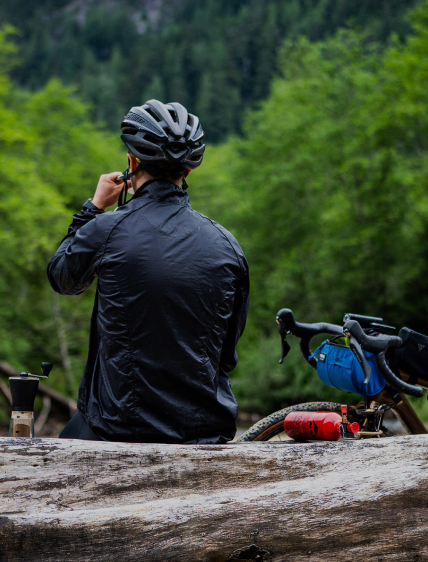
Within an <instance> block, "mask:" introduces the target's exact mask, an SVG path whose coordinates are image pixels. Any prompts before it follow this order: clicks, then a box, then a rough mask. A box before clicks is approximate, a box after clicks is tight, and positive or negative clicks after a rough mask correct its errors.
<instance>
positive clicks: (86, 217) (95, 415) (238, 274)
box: [48, 180, 249, 443]
mask: <svg viewBox="0 0 428 562" xmlns="http://www.w3.org/2000/svg"><path fill="white" fill-rule="evenodd" d="M48 277H49V281H50V284H51V286H52V288H53V289H54V290H55V291H57V292H59V293H61V294H63V295H76V294H78V293H81V292H82V291H85V290H86V289H87V288H88V287H89V286H90V285H91V283H92V281H93V280H94V278H95V277H98V290H97V298H96V301H95V306H94V312H93V316H92V322H91V333H90V342H89V353H88V361H87V364H86V367H85V371H84V374H83V378H82V381H81V384H80V388H79V399H78V409H79V411H80V412H81V413H82V414H83V416H84V417H85V418H86V420H87V422H88V424H89V426H90V427H91V429H92V430H93V431H94V432H95V433H96V434H97V435H99V436H100V437H101V438H103V439H107V440H113V441H134V442H146V443H147V442H163V443H223V442H226V441H228V440H230V439H232V438H233V437H234V435H235V431H236V424H235V420H236V415H237V404H236V400H235V398H234V396H233V394H232V391H231V388H230V381H229V377H228V376H227V374H226V373H228V372H230V371H232V370H233V369H234V367H235V366H236V363H237V360H238V357H237V355H236V351H235V349H236V344H237V342H238V339H239V337H240V336H241V334H242V332H243V330H244V326H245V320H246V316H247V310H248V299H249V275H248V265H247V262H246V259H245V256H244V254H243V252H242V249H241V247H240V246H239V244H238V242H237V241H236V239H235V238H234V237H233V236H232V235H231V234H230V233H229V232H228V231H227V230H225V229H224V228H223V227H221V226H220V225H219V224H217V223H215V222H214V221H212V220H210V219H208V218H207V217H205V216H204V215H201V214H200V213H198V212H196V211H194V210H193V209H192V208H191V206H190V205H189V198H188V195H187V193H186V192H185V191H183V190H182V189H180V188H179V187H178V186H176V185H175V184H173V183H171V182H169V181H167V180H152V181H150V182H146V183H145V184H144V185H143V186H141V187H140V188H139V189H138V191H137V193H136V194H135V195H134V197H133V198H132V200H131V201H130V202H129V203H127V204H126V205H123V206H122V207H119V208H117V209H116V210H115V211H111V212H107V213H104V212H102V211H99V212H98V213H97V212H96V211H89V210H85V208H84V209H83V211H82V214H80V215H74V216H73V222H72V224H71V226H70V227H69V231H68V235H67V236H66V237H65V238H64V240H63V241H62V243H61V245H60V247H59V249H58V251H57V252H56V254H55V256H54V257H53V258H52V260H51V261H50V263H49V266H48Z"/></svg>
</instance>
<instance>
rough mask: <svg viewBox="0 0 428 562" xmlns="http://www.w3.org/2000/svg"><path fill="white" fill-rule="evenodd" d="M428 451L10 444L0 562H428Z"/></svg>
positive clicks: (2, 487) (4, 469)
mask: <svg viewBox="0 0 428 562" xmlns="http://www.w3.org/2000/svg"><path fill="white" fill-rule="evenodd" d="M427 446H428V436H424V435H417V436H406V437H399V438H389V439H372V440H367V441H356V442H345V441H339V442H335V443H325V442H318V443H306V444H297V443H294V442H292V441H291V442H275V443H257V444H256V443H248V444H229V445H163V444H130V443H111V442H87V441H77V440H57V439H8V438H3V439H0V452H1V454H0V463H1V465H2V466H1V469H0V475H1V478H0V494H1V495H0V498H1V516H0V560H2V561H3V560H4V561H8V562H9V561H12V560H13V561H24V560H25V561H26V562H31V561H36V560H37V561H42V560H43V562H50V561H52V562H53V561H55V562H56V561H58V560H72V559H73V560H79V562H86V561H89V560H92V561H115V562H116V561H118V560H120V561H121V562H123V561H135V562H137V561H138V562H141V561H143V560H144V561H146V560H147V561H151V562H157V561H159V562H165V561H173V562H178V561H183V562H184V561H185V562H191V561H195V562H196V561H201V562H202V561H208V562H223V561H224V562H226V561H232V560H241V561H242V560H259V561H261V560H270V561H272V562H279V561H283V560H290V561H293V562H303V561H305V562H306V561H310V562H318V561H323V562H324V561H325V562H327V561H328V562H332V561H333V562H334V561H340V562H347V561H349V562H350V561H353V562H354V561H361V562H367V561H371V560H374V561H378V560H384V561H390V560H391V561H397V562H398V561H400V562H403V561H410V560H411V561H414V560H418V561H419V560H426V559H427V557H428V534H427V531H428V529H427V527H428V510H427V506H428V471H427V462H428V447H427Z"/></svg>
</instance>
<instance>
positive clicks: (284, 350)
mask: <svg viewBox="0 0 428 562" xmlns="http://www.w3.org/2000/svg"><path fill="white" fill-rule="evenodd" d="M276 321H277V322H278V334H279V336H280V338H281V359H280V360H279V364H280V365H282V363H283V362H284V359H285V358H286V357H287V355H288V352H289V351H290V349H291V347H290V344H289V343H288V341H287V334H286V331H285V327H284V323H283V322H282V320H280V319H279V318H278V317H277V318H276Z"/></svg>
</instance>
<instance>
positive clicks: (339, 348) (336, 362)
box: [310, 340, 386, 396]
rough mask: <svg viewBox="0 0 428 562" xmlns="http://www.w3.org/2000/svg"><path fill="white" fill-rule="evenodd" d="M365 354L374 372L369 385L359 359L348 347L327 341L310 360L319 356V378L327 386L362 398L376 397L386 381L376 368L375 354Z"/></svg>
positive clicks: (366, 352) (365, 352)
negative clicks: (365, 381)
mask: <svg viewBox="0 0 428 562" xmlns="http://www.w3.org/2000/svg"><path fill="white" fill-rule="evenodd" d="M363 353H364V356H365V358H366V360H367V363H368V364H369V366H370V368H371V370H372V372H371V376H370V381H369V382H368V384H367V385H365V384H364V373H363V370H362V368H361V366H360V364H359V363H358V360H357V358H356V357H355V355H354V354H353V352H352V351H351V349H350V348H349V347H348V346H346V345H339V344H337V343H335V342H334V341H330V340H325V341H324V342H323V343H322V344H321V345H320V346H319V348H318V349H317V350H316V351H315V353H314V354H313V355H311V357H310V358H312V357H315V356H317V355H318V363H317V372H318V376H319V378H320V379H321V380H322V382H323V383H324V384H326V385H327V386H330V387H332V388H337V389H339V390H345V391H346V392H354V393H355V394H361V396H374V395H376V394H378V393H379V392H380V391H381V390H383V388H384V387H385V385H386V381H385V379H384V378H383V376H382V375H381V374H380V372H379V370H378V368H377V367H376V363H375V356H374V355H373V353H369V352H368V351H364V350H363Z"/></svg>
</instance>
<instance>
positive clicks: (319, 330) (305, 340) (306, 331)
mask: <svg viewBox="0 0 428 562" xmlns="http://www.w3.org/2000/svg"><path fill="white" fill-rule="evenodd" d="M276 319H277V321H278V322H280V325H281V326H282V329H283V330H285V332H290V333H291V334H293V336H296V337H298V338H300V351H301V352H302V355H303V357H304V359H306V361H307V362H308V363H309V365H310V366H311V367H313V368H314V369H316V368H317V360H316V359H315V357H313V358H312V359H308V358H309V357H310V356H311V355H312V353H311V348H310V346H309V342H310V340H311V339H312V338H313V337H314V336H317V335H319V334H330V335H332V336H343V328H342V327H341V326H336V324H328V323H327V322H318V323H316V324H301V323H300V322H296V320H295V319H294V315H293V311H292V310H290V309H289V308H282V309H281V310H280V311H279V312H278V314H277V315H276Z"/></svg>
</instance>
